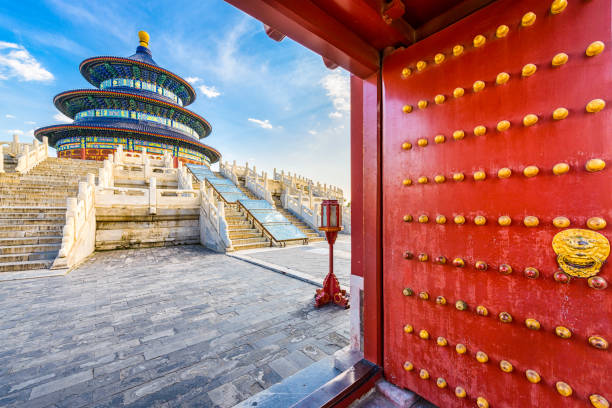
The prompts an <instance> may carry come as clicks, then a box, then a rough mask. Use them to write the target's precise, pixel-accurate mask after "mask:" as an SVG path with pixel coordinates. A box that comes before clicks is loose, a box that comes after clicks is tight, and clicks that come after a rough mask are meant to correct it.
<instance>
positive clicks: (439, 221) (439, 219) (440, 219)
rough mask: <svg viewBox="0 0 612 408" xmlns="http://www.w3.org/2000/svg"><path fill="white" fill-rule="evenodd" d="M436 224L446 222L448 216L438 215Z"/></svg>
mask: <svg viewBox="0 0 612 408" xmlns="http://www.w3.org/2000/svg"><path fill="white" fill-rule="evenodd" d="M436 224H446V217H445V216H443V215H438V216H436Z"/></svg>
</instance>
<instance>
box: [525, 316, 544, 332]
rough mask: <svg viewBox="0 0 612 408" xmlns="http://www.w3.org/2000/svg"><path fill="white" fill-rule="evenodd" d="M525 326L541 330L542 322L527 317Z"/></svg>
mask: <svg viewBox="0 0 612 408" xmlns="http://www.w3.org/2000/svg"><path fill="white" fill-rule="evenodd" d="M525 326H526V327H527V328H528V329H529V330H540V327H541V326H540V322H538V321H537V320H536V319H531V318H529V319H525Z"/></svg>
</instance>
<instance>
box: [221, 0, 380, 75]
mask: <svg viewBox="0 0 612 408" xmlns="http://www.w3.org/2000/svg"><path fill="white" fill-rule="evenodd" d="M226 1H227V2H228V3H230V4H232V5H233V6H235V7H237V8H239V9H241V10H242V11H244V12H246V13H248V14H250V15H251V16H253V17H255V18H256V19H258V20H260V21H261V22H263V23H264V24H266V25H268V26H270V27H273V28H274V29H275V30H277V31H280V32H281V33H283V34H286V35H287V36H288V37H290V38H292V39H293V40H295V41H297V42H299V43H300V44H302V45H304V46H305V47H307V48H309V49H311V50H312V51H314V52H316V53H317V54H320V55H322V56H324V57H326V58H327V59H329V60H331V61H333V62H335V63H336V64H338V65H339V66H341V67H343V68H344V69H346V70H348V71H350V72H352V73H353V74H355V75H357V76H359V77H361V78H366V77H368V76H370V75H372V74H374V73H375V72H377V71H378V70H379V67H380V54H379V52H378V50H376V48H374V47H373V46H371V45H370V44H368V43H367V42H366V41H364V40H363V39H362V38H360V37H359V36H358V35H357V34H355V33H354V32H353V31H351V30H350V29H348V28H347V27H346V26H344V25H342V24H341V23H339V22H338V21H337V20H336V19H335V18H333V17H331V16H330V15H329V14H327V13H325V12H324V11H323V10H321V9H320V8H319V7H317V6H316V5H315V4H314V3H313V2H312V1H311V0H286V1H281V0H226Z"/></svg>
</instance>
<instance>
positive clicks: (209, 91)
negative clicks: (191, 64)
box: [200, 85, 221, 98]
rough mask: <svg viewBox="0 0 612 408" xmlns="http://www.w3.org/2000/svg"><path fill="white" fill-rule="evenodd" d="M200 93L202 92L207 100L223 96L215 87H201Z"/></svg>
mask: <svg viewBox="0 0 612 408" xmlns="http://www.w3.org/2000/svg"><path fill="white" fill-rule="evenodd" d="M200 92H202V93H203V94H204V95H205V96H206V97H207V98H216V97H217V96H219V95H221V92H219V91H217V88H215V87H214V86H206V85H200Z"/></svg>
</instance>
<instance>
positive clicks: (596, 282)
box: [587, 276, 608, 290]
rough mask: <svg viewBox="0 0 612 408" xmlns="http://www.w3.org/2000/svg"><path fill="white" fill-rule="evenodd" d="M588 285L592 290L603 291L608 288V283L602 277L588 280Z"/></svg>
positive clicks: (593, 277)
mask: <svg viewBox="0 0 612 408" xmlns="http://www.w3.org/2000/svg"><path fill="white" fill-rule="evenodd" d="M587 284H588V285H589V288H591V289H597V290H603V289H606V288H607V287H608V281H606V280H605V279H604V278H602V277H601V276H591V277H590V278H589V279H587Z"/></svg>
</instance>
